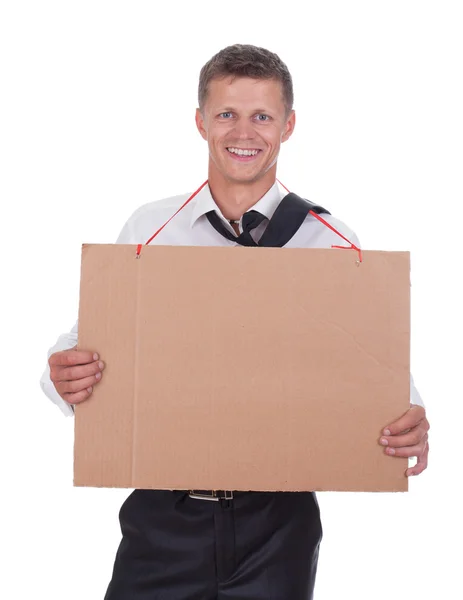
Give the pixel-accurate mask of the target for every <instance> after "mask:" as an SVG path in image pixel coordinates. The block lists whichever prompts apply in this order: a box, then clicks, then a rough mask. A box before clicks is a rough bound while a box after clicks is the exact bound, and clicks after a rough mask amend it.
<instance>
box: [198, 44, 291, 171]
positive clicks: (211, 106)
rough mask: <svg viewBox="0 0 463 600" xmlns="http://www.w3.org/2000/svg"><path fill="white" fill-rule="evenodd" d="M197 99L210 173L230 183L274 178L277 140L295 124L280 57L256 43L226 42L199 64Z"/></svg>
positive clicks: (287, 77)
mask: <svg viewBox="0 0 463 600" xmlns="http://www.w3.org/2000/svg"><path fill="white" fill-rule="evenodd" d="M198 99H199V109H198V110H197V111H196V123H197V126H198V129H199V131H200V133H201V135H202V136H203V138H204V139H205V140H207V142H208V145H209V156H210V161H209V174H210V176H211V174H212V175H216V176H217V175H220V176H221V177H222V178H224V179H226V180H228V181H230V182H235V183H252V182H254V181H256V180H259V179H262V178H263V177H265V176H267V178H268V179H269V181H271V180H272V178H273V179H274V178H275V173H276V161H277V158H278V154H279V150H280V144H281V143H282V142H284V141H286V140H287V139H288V138H289V137H290V135H291V133H292V131H293V129H294V124H295V115H294V111H293V109H292V107H293V86H292V80H291V75H290V73H289V71H288V68H287V67H286V65H285V64H284V63H283V62H282V61H281V60H280V58H279V57H278V56H277V55H276V54H274V53H273V52H269V51H268V50H265V49H264V48H258V47H256V46H250V45H241V44H236V45H234V46H229V47H228V48H225V49H223V50H221V51H220V52H219V53H218V54H216V55H215V56H213V57H212V58H211V59H210V60H209V61H208V62H207V63H206V64H205V65H204V67H203V68H202V69H201V73H200V79H199V90H198Z"/></svg>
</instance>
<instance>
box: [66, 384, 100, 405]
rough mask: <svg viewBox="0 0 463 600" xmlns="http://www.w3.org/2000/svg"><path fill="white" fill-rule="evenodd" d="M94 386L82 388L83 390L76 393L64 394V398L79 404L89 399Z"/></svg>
mask: <svg viewBox="0 0 463 600" xmlns="http://www.w3.org/2000/svg"><path fill="white" fill-rule="evenodd" d="M92 392H93V388H92V387H90V388H87V389H86V390H82V391H81V392H77V393H76V394H63V395H62V398H63V399H64V400H66V402H69V404H79V403H80V402H83V401H84V400H87V398H89V397H90V396H91V395H92Z"/></svg>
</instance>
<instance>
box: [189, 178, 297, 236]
mask: <svg viewBox="0 0 463 600" xmlns="http://www.w3.org/2000/svg"><path fill="white" fill-rule="evenodd" d="M286 194H287V192H286V191H285V190H284V188H282V187H281V186H280V184H279V183H278V182H277V181H275V183H274V184H273V185H272V187H271V188H270V189H269V190H268V192H266V193H265V194H264V195H263V196H262V198H261V199H260V200H259V201H258V202H256V204H254V206H252V207H251V208H250V209H249V210H257V211H258V212H260V213H261V214H262V215H264V217H267V219H271V218H272V216H273V213H274V212H275V211H276V209H277V207H278V205H279V204H280V202H281V200H282V199H283V198H284V197H285V196H286ZM210 210H215V212H216V213H217V214H218V215H219V217H220V218H222V219H223V220H224V221H225V222H226V223H228V220H227V219H226V218H225V217H224V216H223V214H222V211H221V210H220V208H219V207H218V206H217V204H216V203H215V202H214V198H213V197H212V194H211V190H210V189H209V185H205V186H204V187H203V189H202V190H201V191H200V192H199V193H198V194H197V196H196V202H195V205H194V208H193V214H192V215H191V224H190V225H191V227H193V225H194V224H195V223H196V221H197V220H198V219H199V218H200V217H202V216H203V215H205V214H206V213H208V212H209V211H210Z"/></svg>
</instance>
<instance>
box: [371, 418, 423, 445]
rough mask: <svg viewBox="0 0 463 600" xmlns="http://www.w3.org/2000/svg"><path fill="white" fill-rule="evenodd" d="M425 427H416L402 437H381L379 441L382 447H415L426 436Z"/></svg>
mask: <svg viewBox="0 0 463 600" xmlns="http://www.w3.org/2000/svg"><path fill="white" fill-rule="evenodd" d="M426 431H427V430H426V427H424V426H422V424H421V423H420V425H418V426H417V427H414V428H413V429H412V430H410V431H409V432H408V433H405V434H403V435H389V436H383V437H382V438H381V439H380V441H379V442H380V444H381V445H382V446H390V447H392V448H400V447H401V446H416V445H417V444H419V443H420V441H421V440H422V439H423V438H424V436H425V435H426Z"/></svg>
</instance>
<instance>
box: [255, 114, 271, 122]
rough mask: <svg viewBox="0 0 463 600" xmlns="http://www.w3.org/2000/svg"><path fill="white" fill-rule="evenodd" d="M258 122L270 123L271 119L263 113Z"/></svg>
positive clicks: (258, 116) (258, 117)
mask: <svg viewBox="0 0 463 600" xmlns="http://www.w3.org/2000/svg"><path fill="white" fill-rule="evenodd" d="M257 120H258V121H262V122H265V121H270V117H269V116H268V115H264V114H263V113H261V114H259V115H257Z"/></svg>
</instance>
